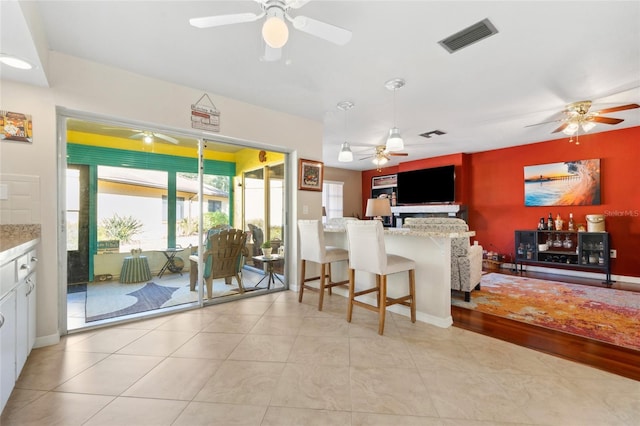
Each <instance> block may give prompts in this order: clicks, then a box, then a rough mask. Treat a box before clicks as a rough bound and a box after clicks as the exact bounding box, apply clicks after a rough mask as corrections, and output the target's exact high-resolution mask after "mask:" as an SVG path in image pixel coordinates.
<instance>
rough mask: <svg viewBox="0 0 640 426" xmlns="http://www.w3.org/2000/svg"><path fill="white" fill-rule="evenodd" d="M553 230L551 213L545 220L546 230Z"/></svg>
mask: <svg viewBox="0 0 640 426" xmlns="http://www.w3.org/2000/svg"><path fill="white" fill-rule="evenodd" d="M554 228H555V227H554V226H553V216H551V213H549V217H548V218H547V230H548V231H553V230H554Z"/></svg>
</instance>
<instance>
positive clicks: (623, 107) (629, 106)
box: [595, 104, 640, 114]
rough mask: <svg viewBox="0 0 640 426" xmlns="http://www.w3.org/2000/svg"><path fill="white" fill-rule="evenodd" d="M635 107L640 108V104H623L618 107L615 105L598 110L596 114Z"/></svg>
mask: <svg viewBox="0 0 640 426" xmlns="http://www.w3.org/2000/svg"><path fill="white" fill-rule="evenodd" d="M634 108H640V105H638V104H628V105H621V106H617V107H613V108H605V109H601V110H600V111H596V112H595V113H596V114H608V113H610V112H617V111H624V110H627V109H634Z"/></svg>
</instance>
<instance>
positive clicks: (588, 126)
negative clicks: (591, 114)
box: [581, 121, 596, 133]
mask: <svg viewBox="0 0 640 426" xmlns="http://www.w3.org/2000/svg"><path fill="white" fill-rule="evenodd" d="M581 127H582V131H584V132H585V133H586V132H588V131H589V130H591V129H593V128H594V127H596V123H594V122H593V121H585V122H583V123H582V125H581Z"/></svg>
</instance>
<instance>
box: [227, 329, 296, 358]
mask: <svg viewBox="0 0 640 426" xmlns="http://www.w3.org/2000/svg"><path fill="white" fill-rule="evenodd" d="M294 341H295V336H266V335H261V334H248V335H246V336H245V338H244V339H243V340H242V341H241V342H240V343H239V344H238V346H237V347H236V348H235V349H234V350H233V352H231V355H229V359H234V360H245V361H276V362H284V361H286V360H287V358H288V357H289V353H290V352H291V348H292V347H293V342H294Z"/></svg>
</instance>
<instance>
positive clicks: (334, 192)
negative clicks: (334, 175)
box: [322, 180, 344, 222]
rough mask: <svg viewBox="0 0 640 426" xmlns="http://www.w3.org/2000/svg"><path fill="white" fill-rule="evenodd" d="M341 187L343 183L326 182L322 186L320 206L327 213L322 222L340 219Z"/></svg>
mask: <svg viewBox="0 0 640 426" xmlns="http://www.w3.org/2000/svg"><path fill="white" fill-rule="evenodd" d="M343 186H344V182H333V181H326V180H325V181H324V183H323V184H322V206H323V207H324V209H325V210H326V212H327V216H326V217H323V218H322V221H323V222H326V221H327V220H329V219H331V218H334V217H342V206H343V195H342V187H343Z"/></svg>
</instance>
